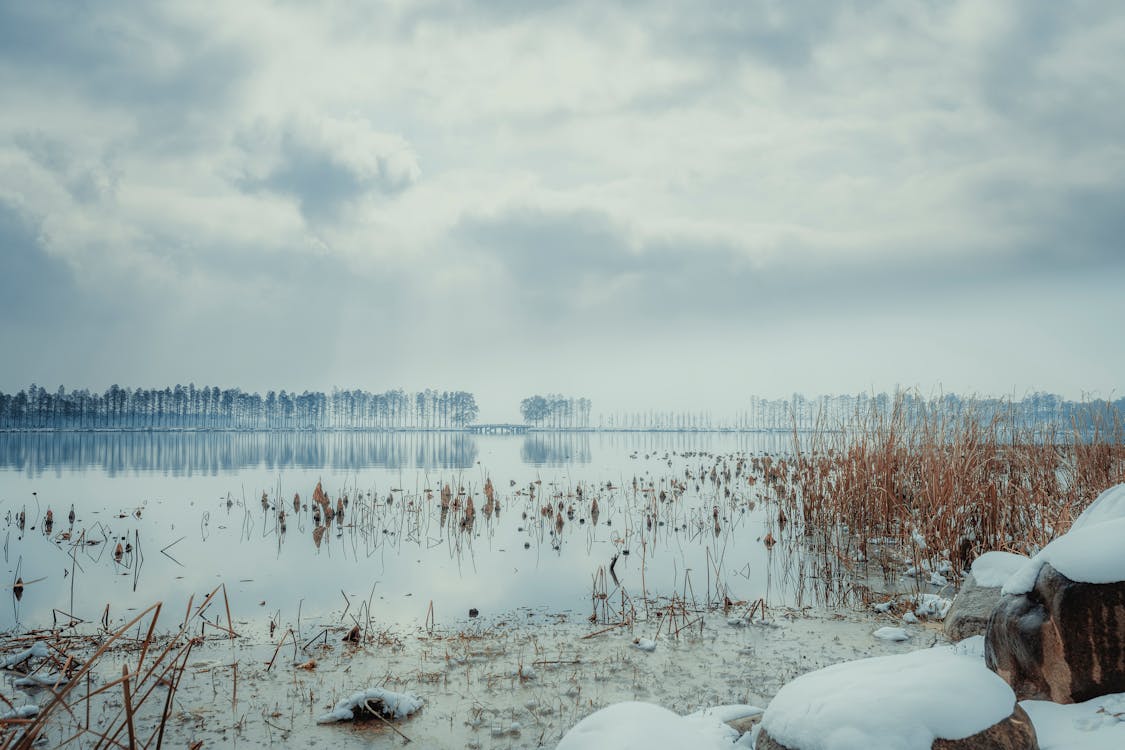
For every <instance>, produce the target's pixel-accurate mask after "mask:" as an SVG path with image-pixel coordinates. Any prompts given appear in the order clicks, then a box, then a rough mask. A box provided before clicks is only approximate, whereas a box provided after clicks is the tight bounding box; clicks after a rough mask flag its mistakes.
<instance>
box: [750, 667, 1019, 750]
mask: <svg viewBox="0 0 1125 750" xmlns="http://www.w3.org/2000/svg"><path fill="white" fill-rule="evenodd" d="M1015 702H1016V699H1015V694H1014V693H1013V692H1012V689H1011V688H1010V687H1009V686H1008V685H1007V683H1005V682H1004V680H1002V679H1001V678H1000V677H999V676H998V675H996V674H995V673H994V672H992V671H991V670H989V669H988V668H987V667H985V666H984V664H983V663H982V662H981V661H980V660H978V659H976V658H974V657H969V656H962V655H960V654H958V653H956V652H955V651H954V650H953V649H952V648H948V647H946V648H931V649H926V650H923V651H915V652H913V653H908V654H901V655H896V656H881V657H875V658H871V659H862V660H860V661H854V662H847V663H844V664H837V665H835V666H831V667H827V668H826V669H821V670H819V671H817V672H810V673H809V674H806V675H804V676H802V677H798V678H797V679H796V680H793V681H792V682H790V683H789V684H788V685H786V686H785V687H783V688H782V689H781V690H780V691H779V692H778V693H777V695H776V696H775V697H774V699H773V701H772V702H771V703H770V705H769V708H767V709H766V713H765V715H764V717H763V718H762V726H763V727H764V729H765V730H766V731H768V732H769V734H770V736H771V737H773V738H774V739H775V740H777V741H778V742H780V743H781V744H783V745H786V746H788V747H794V748H797V747H799V748H801V750H866V748H874V747H878V748H885V749H886V750H929V748H930V746H931V745H932V744H933V741H934V740H935V739H938V738H942V739H950V740H955V739H963V738H965V737H969V736H970V735H973V734H976V733H977V732H981V731H983V730H985V729H987V728H988V727H990V726H992V725H993V724H996V723H997V722H1000V721H1002V720H1004V719H1006V718H1007V717H1008V716H1010V715H1011V713H1012V710H1013V707H1014V706H1015Z"/></svg>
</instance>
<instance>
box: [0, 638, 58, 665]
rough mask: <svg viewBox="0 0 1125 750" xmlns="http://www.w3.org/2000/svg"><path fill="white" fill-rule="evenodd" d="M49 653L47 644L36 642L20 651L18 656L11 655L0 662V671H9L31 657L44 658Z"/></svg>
mask: <svg viewBox="0 0 1125 750" xmlns="http://www.w3.org/2000/svg"><path fill="white" fill-rule="evenodd" d="M49 653H50V652H49V651H48V650H47V644H46V643H44V642H43V641H36V642H35V643H33V644H31V647H30V648H26V649H24V650H23V651H20V652H19V653H18V654H12V655H11V656H9V657H8V658H6V659H4V660H3V661H0V669H11V668H12V667H14V666H16V665H17V664H22V663H23V662H25V661H27V660H28V659H30V658H31V657H33V656H38V657H40V658H46V656H47V655H48V654H49Z"/></svg>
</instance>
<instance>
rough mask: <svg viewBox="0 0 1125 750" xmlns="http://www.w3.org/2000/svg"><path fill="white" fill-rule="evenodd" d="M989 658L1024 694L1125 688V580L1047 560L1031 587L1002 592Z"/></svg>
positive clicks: (1083, 695)
mask: <svg viewBox="0 0 1125 750" xmlns="http://www.w3.org/2000/svg"><path fill="white" fill-rule="evenodd" d="M1123 550H1125V547H1123ZM1123 554H1125V552H1123ZM985 661H986V662H987V664H988V666H989V667H990V668H991V669H993V670H995V671H996V673H997V674H999V675H1000V676H1001V677H1003V678H1004V679H1005V680H1006V681H1007V682H1008V684H1010V685H1011V686H1012V688H1013V689H1014V690H1015V692H1016V696H1017V697H1019V699H1020V700H1025V699H1032V700H1050V701H1054V702H1055V703H1081V702H1083V701H1087V700H1089V699H1091V698H1096V697H1098V696H1100V695H1107V694H1109V693H1121V692H1125V583H1122V582H1116V583H1100V584H1099V583H1086V582H1078V581H1073V580H1071V579H1070V578H1068V577H1067V576H1065V575H1063V574H1062V573H1060V572H1059V571H1057V570H1055V568H1054V567H1053V566H1052V565H1050V564H1044V565H1043V566H1042V567H1041V568H1040V569H1039V573H1038V575H1037V576H1036V578H1035V583H1034V586H1033V587H1032V589H1031V590H1030V591H1027V592H1023V593H1013V594H1009V595H1007V596H1004V597H1003V598H1002V599H1001V601H1000V604H999V605H998V607H997V608H996V610H995V611H994V612H993V614H992V618H991V619H990V620H989V624H988V631H987V633H986V635H985Z"/></svg>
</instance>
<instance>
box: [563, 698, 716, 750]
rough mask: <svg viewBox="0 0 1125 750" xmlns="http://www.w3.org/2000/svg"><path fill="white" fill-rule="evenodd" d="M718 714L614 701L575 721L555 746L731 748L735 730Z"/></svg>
mask: <svg viewBox="0 0 1125 750" xmlns="http://www.w3.org/2000/svg"><path fill="white" fill-rule="evenodd" d="M721 715H722V714H721V713H718V714H714V715H712V714H708V713H705V712H697V713H694V714H690V715H688V716H680V715H679V714H675V713H673V712H671V711H669V710H668V709H666V708H663V707H661V706H657V705H654V704H652V703H638V702H636V701H628V702H625V703H615V704H613V705H612V706H606V707H605V708H603V709H602V710H600V711H597V712H596V713H593V714H590V715H589V716H587V717H586V718H585V719H583V720H582V721H580V722H578V723H577V724H575V725H574V727H573V728H572V729H571V730H570V731H569V732H567V733H566V734H565V735H564V736H563V738H562V741H560V742H559V744H558V750H590V748H600V747H605V748H613V749H614V750H680V748H689V747H690V748H694V749H696V750H714V749H717V748H722V749H723V750H730V748H731V746H732V744H733V743H734V741H735V740H736V739H738V732H736V731H734V730H733V729H731V728H730V727H729V726H727V725H726V724H725V723H723V720H722V719H721V718H720V716H721Z"/></svg>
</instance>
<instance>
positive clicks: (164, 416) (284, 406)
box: [0, 384, 480, 430]
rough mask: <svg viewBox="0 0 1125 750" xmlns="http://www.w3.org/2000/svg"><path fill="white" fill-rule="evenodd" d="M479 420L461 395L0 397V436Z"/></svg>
mask: <svg viewBox="0 0 1125 750" xmlns="http://www.w3.org/2000/svg"><path fill="white" fill-rule="evenodd" d="M479 413H480V410H479V408H478V407H477V402H476V399H474V398H473V394H471V393H467V392H465V391H435V390H425V391H421V392H419V393H406V392H404V391H401V390H394V391H386V392H384V393H368V392H367V391H359V390H351V391H343V390H333V391H332V392H331V393H328V394H325V393H321V392H319V391H304V392H302V393H289V392H287V391H284V390H283V391H280V392H274V391H269V392H268V393H266V395H265V396H264V397H263V396H262V395H261V394H258V393H247V392H245V391H243V390H241V389H240V388H218V387H215V386H204V387H202V388H197V387H195V385H194V384H191V385H186V386H184V385H176V386H173V387H170V388H163V389H160V388H122V387H121V386H118V385H113V386H110V387H109V388H108V389H107V390H106V391H105V392H104V393H94V392H91V391H88V390H78V391H67V390H66V389H65V388H63V387H62V386H60V387H59V389H58V390H57V391H55V392H51V391H48V390H46V389H44V388H41V387H39V386H36V385H32V386H31V387H30V388H28V389H27V390H26V391H20V392H19V393H16V394H14V395H9V394H7V393H2V392H0V429H56V430H85V429H91V430H97V429H125V430H136V429H153V430H161V429H202V430H208V429H211V430H403V429H415V430H442V429H459V428H463V427H464V426H465V425H468V424H472V423H473V422H474V421H476V418H477V415H478V414H479Z"/></svg>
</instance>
